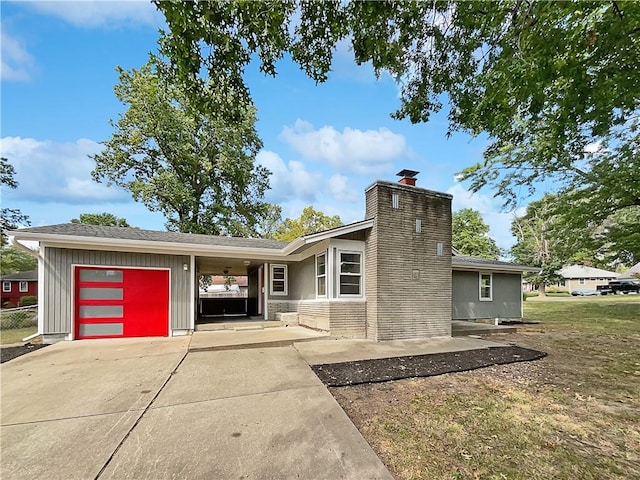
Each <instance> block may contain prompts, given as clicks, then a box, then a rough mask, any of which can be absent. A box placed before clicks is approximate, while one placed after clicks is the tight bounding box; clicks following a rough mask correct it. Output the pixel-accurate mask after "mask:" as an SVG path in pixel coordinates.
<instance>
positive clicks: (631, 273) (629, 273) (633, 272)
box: [617, 262, 640, 280]
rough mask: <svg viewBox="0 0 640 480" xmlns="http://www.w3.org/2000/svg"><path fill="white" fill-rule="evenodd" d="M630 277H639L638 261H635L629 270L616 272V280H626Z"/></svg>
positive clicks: (639, 266)
mask: <svg viewBox="0 0 640 480" xmlns="http://www.w3.org/2000/svg"><path fill="white" fill-rule="evenodd" d="M631 278H640V262H638V263H636V264H635V265H634V266H633V267H631V268H630V269H629V270H626V271H624V272H622V273H619V274H618V278H617V279H618V280H628V279H631Z"/></svg>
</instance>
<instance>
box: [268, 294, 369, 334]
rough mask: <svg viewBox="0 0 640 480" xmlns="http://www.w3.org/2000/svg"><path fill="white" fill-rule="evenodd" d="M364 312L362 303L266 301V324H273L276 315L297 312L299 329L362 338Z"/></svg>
mask: <svg viewBox="0 0 640 480" xmlns="http://www.w3.org/2000/svg"><path fill="white" fill-rule="evenodd" d="M366 311H367V303H366V302H365V301H364V300H363V301H349V302H342V301H322V300H320V301H318V300H311V301H309V300H269V320H275V318H276V313H287V312H297V313H298V323H299V324H300V325H306V326H308V327H312V328H318V329H320V330H326V331H329V332H330V333H331V336H332V337H337V338H365V337H366V329H365V316H366Z"/></svg>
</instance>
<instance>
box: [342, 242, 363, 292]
mask: <svg viewBox="0 0 640 480" xmlns="http://www.w3.org/2000/svg"><path fill="white" fill-rule="evenodd" d="M339 258H340V269H339V277H340V278H339V281H338V285H339V295H340V296H353V295H361V294H362V268H361V266H362V254H361V253H356V252H340V257H339Z"/></svg>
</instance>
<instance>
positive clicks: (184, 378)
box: [0, 335, 392, 480]
mask: <svg viewBox="0 0 640 480" xmlns="http://www.w3.org/2000/svg"><path fill="white" fill-rule="evenodd" d="M194 338H196V336H195V335H194V336H193V337H178V338H163V339H122V340H120V339H118V340H88V341H80V342H62V343H59V344H56V345H53V346H50V347H47V348H44V349H42V350H39V351H36V352H34V353H31V354H28V355H25V356H23V357H19V358H17V359H15V360H12V361H9V362H7V363H4V364H2V365H1V366H0V374H1V381H2V392H1V395H2V398H1V400H2V411H1V414H0V420H1V424H2V428H1V433H0V437H1V438H0V448H1V449H2V462H1V465H0V477H1V478H2V479H3V480H4V479H22V478H24V479H29V480H32V479H34V478H52V479H99V478H100V479H102V478H105V479H107V478H112V479H116V478H117V479H141V478H153V479H169V478H172V479H173V478H189V479H200V478H202V479H211V478H305V479H313V478H331V479H333V478H343V479H354V480H355V479H368V478H380V479H391V478H392V477H391V475H390V474H389V472H388V471H387V470H386V468H385V467H384V465H383V464H382V462H381V461H380V460H379V459H378V457H377V456H376V455H375V453H374V452H373V450H372V449H371V447H370V446H369V445H368V444H367V442H366V441H365V440H364V438H363V437H362V435H361V434H360V433H359V432H358V430H357V429H356V428H355V426H354V425H353V423H352V422H351V421H350V420H349V418H348V417H347V416H346V414H345V413H344V412H343V411H342V409H341V408H340V406H339V405H338V404H337V402H336V401H335V400H334V398H333V397H332V396H331V394H330V393H329V392H328V390H327V389H326V388H325V387H324V386H323V385H322V384H321V383H320V381H319V380H318V379H317V377H316V376H315V375H314V374H313V372H312V371H311V369H310V368H309V366H308V365H307V363H306V362H305V361H304V360H303V359H302V357H301V356H300V355H299V354H298V353H297V351H296V350H295V349H294V348H293V347H291V346H289V347H279V348H253V349H238V350H223V351H200V352H189V351H188V347H189V342H190V341H191V340H192V339H194Z"/></svg>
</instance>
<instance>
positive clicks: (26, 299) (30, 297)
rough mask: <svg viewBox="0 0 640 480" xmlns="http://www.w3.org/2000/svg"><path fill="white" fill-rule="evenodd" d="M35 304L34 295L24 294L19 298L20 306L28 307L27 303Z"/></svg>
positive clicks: (36, 299)
mask: <svg viewBox="0 0 640 480" xmlns="http://www.w3.org/2000/svg"><path fill="white" fill-rule="evenodd" d="M37 304H38V297H36V296H34V295H25V296H24V297H22V298H21V299H20V306H21V307H28V306H29V305H37Z"/></svg>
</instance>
